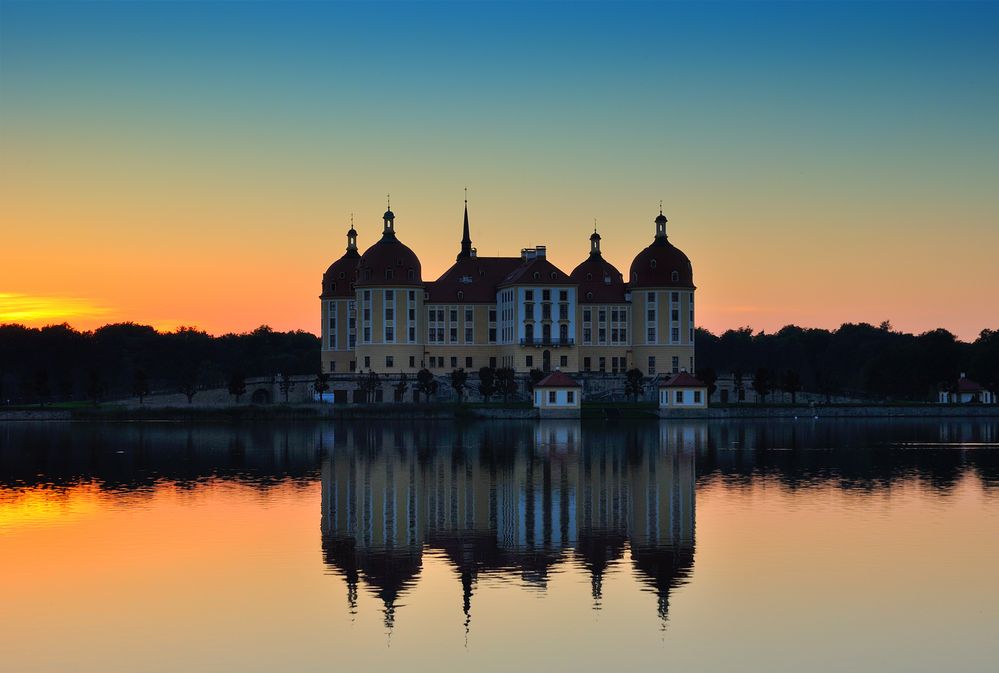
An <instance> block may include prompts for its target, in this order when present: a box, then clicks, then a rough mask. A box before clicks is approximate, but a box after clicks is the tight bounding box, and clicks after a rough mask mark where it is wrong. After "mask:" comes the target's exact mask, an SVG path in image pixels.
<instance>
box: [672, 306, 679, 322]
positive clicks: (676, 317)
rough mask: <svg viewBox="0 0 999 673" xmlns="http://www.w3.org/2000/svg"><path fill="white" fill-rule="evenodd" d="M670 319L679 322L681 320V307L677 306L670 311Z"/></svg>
mask: <svg viewBox="0 0 999 673" xmlns="http://www.w3.org/2000/svg"><path fill="white" fill-rule="evenodd" d="M670 320H672V321H673V322H678V321H679V320H680V309H678V308H675V309H673V310H672V311H670Z"/></svg>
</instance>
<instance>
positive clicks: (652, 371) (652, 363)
mask: <svg viewBox="0 0 999 673" xmlns="http://www.w3.org/2000/svg"><path fill="white" fill-rule="evenodd" d="M648 373H649V376H652V375H654V374H655V373H656V356H655V355H650V356H649V371H648Z"/></svg>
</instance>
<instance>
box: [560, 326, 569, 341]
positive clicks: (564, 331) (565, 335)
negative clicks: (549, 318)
mask: <svg viewBox="0 0 999 673" xmlns="http://www.w3.org/2000/svg"><path fill="white" fill-rule="evenodd" d="M558 340H559V341H560V342H561V343H564V344H566V343H569V326H568V325H565V324H562V325H559V326H558Z"/></svg>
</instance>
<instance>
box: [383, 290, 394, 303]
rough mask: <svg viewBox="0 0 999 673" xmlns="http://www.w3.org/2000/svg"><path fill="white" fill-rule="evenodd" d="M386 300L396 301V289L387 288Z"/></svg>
mask: <svg viewBox="0 0 999 673" xmlns="http://www.w3.org/2000/svg"><path fill="white" fill-rule="evenodd" d="M385 301H395V290H385Z"/></svg>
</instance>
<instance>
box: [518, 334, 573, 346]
mask: <svg viewBox="0 0 999 673" xmlns="http://www.w3.org/2000/svg"><path fill="white" fill-rule="evenodd" d="M520 345H521V346H554V347H555V348H558V347H559V346H575V345H576V340H575V339H571V338H570V339H559V338H557V337H548V338H547V339H546V338H544V337H541V338H534V339H521V340H520Z"/></svg>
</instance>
